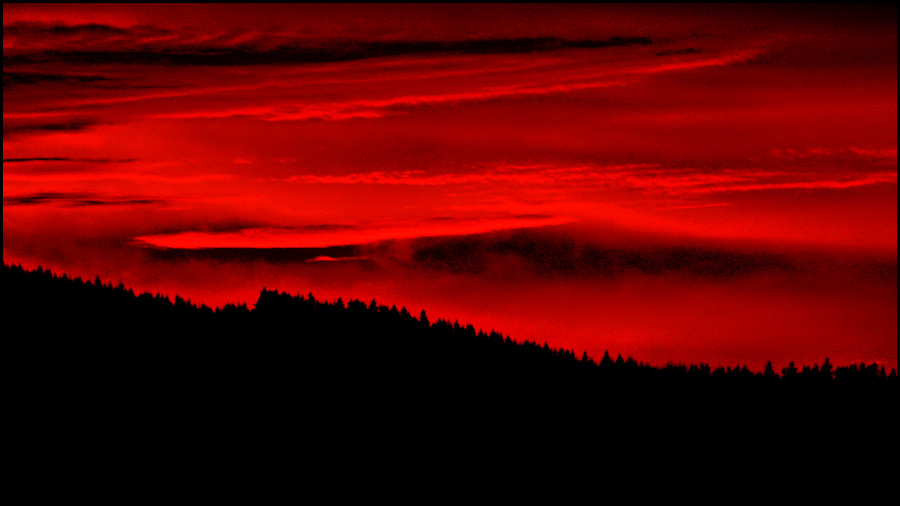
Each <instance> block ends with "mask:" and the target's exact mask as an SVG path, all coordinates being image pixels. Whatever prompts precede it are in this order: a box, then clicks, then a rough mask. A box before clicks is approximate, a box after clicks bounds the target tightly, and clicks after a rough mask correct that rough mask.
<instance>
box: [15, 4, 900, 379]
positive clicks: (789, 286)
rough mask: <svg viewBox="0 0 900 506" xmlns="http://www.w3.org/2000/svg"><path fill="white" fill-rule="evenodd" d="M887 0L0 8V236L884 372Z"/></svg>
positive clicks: (540, 335) (139, 282)
mask: <svg viewBox="0 0 900 506" xmlns="http://www.w3.org/2000/svg"><path fill="white" fill-rule="evenodd" d="M896 20H897V16H896V7H894V6H862V7H855V6H822V5H820V6H804V5H796V6H778V5H770V6H750V5H748V6H744V5H702V6H684V5H671V6H668V5H666V6H660V5H653V6H651V5H563V6H557V5H510V6H507V5H488V6H479V5H437V6H432V5H412V6H405V5H352V6H346V5H344V6H340V5H338V6H330V5H293V6H282V5H265V6H254V5H221V6H207V5H101V4H97V5H70V4H65V5H52V4H42V5H9V4H4V7H3V159H4V160H3V258H4V262H5V263H7V264H13V263H14V264H21V265H23V266H25V267H27V268H33V267H37V266H42V267H44V268H49V269H53V270H54V271H55V272H59V273H65V274H68V275H69V276H81V277H84V278H86V279H93V278H94V277H95V276H98V275H99V276H100V277H102V278H103V279H105V280H109V281H112V282H114V283H118V282H120V281H121V282H123V283H124V284H125V285H126V286H129V287H133V288H134V289H135V290H136V291H141V290H149V291H152V292H161V293H166V294H169V295H172V296H174V295H175V294H179V295H181V296H183V297H185V298H189V299H191V300H192V301H193V302H197V303H205V304H207V305H210V306H217V305H222V304H225V303H227V302H248V303H250V304H252V303H253V302H254V301H255V300H256V297H257V295H258V294H259V290H260V289H261V288H262V287H268V288H276V289H279V290H283V291H287V292H290V293H303V294H305V293H309V292H313V293H315V294H316V296H317V297H320V298H325V299H335V298H337V297H343V298H344V299H345V300H346V299H348V298H359V299H361V300H364V301H368V300H371V299H373V298H374V299H377V300H378V301H379V302H381V303H385V304H388V305H390V304H396V305H397V306H398V307H401V306H405V307H407V308H409V311H410V312H411V313H413V314H415V315H417V314H419V311H421V310H422V309H425V310H427V311H428V314H429V315H430V316H432V318H437V317H442V318H449V319H450V320H457V319H458V320H459V321H460V322H463V323H472V324H473V325H474V326H475V327H476V328H483V329H484V330H486V331H488V330H490V329H492V328H493V329H496V330H499V331H502V332H504V333H505V334H508V335H510V336H511V337H512V338H513V339H521V340H524V339H528V340H533V341H538V342H541V343H542V342H544V341H547V342H549V343H550V344H551V345H552V346H557V347H565V348H567V349H573V350H574V351H575V352H576V353H577V354H578V355H579V356H580V354H581V352H582V351H587V352H588V353H589V354H590V355H591V356H593V357H600V356H602V354H603V352H604V351H605V350H609V351H610V352H611V353H613V354H617V353H621V354H623V355H625V356H629V355H631V356H633V357H634V358H635V359H637V360H640V361H644V362H649V363H652V364H665V363H666V362H667V361H674V362H701V361H702V362H708V363H711V364H713V365H734V364H746V365H748V366H750V367H751V368H755V369H757V370H760V369H761V368H762V366H763V365H764V364H765V363H766V361H767V360H772V361H773V363H774V364H775V366H776V367H777V368H780V367H784V366H785V365H787V362H789V361H795V362H797V363H809V364H812V363H816V362H818V363H821V362H822V361H823V360H824V359H825V358H826V357H828V358H830V360H831V361H832V362H834V363H850V362H854V363H858V362H861V361H862V362H866V363H872V362H877V363H879V364H884V365H886V366H887V367H889V368H891V367H897V310H896V307H897V21H896Z"/></svg>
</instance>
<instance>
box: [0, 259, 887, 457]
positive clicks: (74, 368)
mask: <svg viewBox="0 0 900 506" xmlns="http://www.w3.org/2000/svg"><path fill="white" fill-rule="evenodd" d="M3 290H4V300H5V309H4V319H5V320H6V322H7V328H8V329H11V331H10V332H8V333H7V336H8V337H7V339H8V340H10V342H11V343H12V347H11V348H12V349H13V350H15V352H14V354H13V355H11V356H12V357H13V360H14V366H13V369H14V370H15V371H16V374H15V376H14V377H15V378H16V384H17V385H19V386H20V387H21V388H16V389H14V392H15V394H16V395H21V396H22V400H23V402H24V403H25V405H26V406H30V407H31V410H30V411H29V410H26V411H25V412H26V413H31V414H32V415H33V416H35V417H36V419H35V420H34V421H35V423H37V424H38V425H41V424H50V426H53V427H56V428H57V429H58V426H57V425H54V424H57V423H59V421H60V420H67V422H66V423H71V424H74V425H73V426H74V427H81V429H82V430H86V429H85V427H86V426H85V425H79V423H82V422H84V423H91V424H93V423H95V422H96V421H97V420H100V419H102V420H118V422H115V423H113V424H112V427H114V428H116V429H115V430H118V428H119V427H121V426H126V427H132V428H134V427H141V428H145V427H148V426H161V427H172V425H171V424H173V423H175V424H176V425H175V426H177V427H183V426H185V425H188V426H192V425H191V424H197V425H196V428H197V430H201V429H200V428H201V427H207V428H209V427H219V426H220V425H221V424H222V423H224V422H223V421H227V423H228V424H235V425H233V426H232V425H229V426H232V427H234V426H236V425H240V424H250V426H254V427H257V428H258V427H259V426H261V425H262V426H271V427H272V428H276V427H281V428H284V425H282V424H290V425H291V426H297V427H299V426H303V427H305V429H304V430H313V429H311V428H315V430H318V431H324V432H323V433H329V434H330V433H332V431H335V430H350V428H354V429H353V430H362V429H361V427H362V426H365V427H366V429H365V430H367V431H368V430H372V427H382V428H384V427H388V426H390V429H389V430H392V431H398V430H400V431H413V432H415V433H421V432H422V431H424V432H425V433H432V435H434V434H435V433H434V432H433V431H438V432H437V433H441V431H446V430H448V427H452V429H450V430H475V431H476V432H477V433H478V434H481V436H482V437H486V435H487V434H491V433H493V432H492V431H496V430H498V429H499V428H500V425H495V426H490V425H488V426H486V425H484V424H498V423H499V424H501V425H502V426H503V427H506V428H511V427H516V428H517V429H524V430H528V431H532V430H544V429H548V428H551V427H555V428H556V430H564V431H570V432H571V434H573V435H574V434H582V435H584V434H595V435H596V434H601V433H602V434H609V435H615V437H613V436H610V437H612V443H610V440H609V439H607V442H606V443H604V444H613V443H614V444H620V445H631V444H635V442H636V441H641V442H642V443H641V444H647V445H651V444H652V445H656V444H672V443H673V442H675V443H677V444H691V445H696V444H700V445H706V446H705V447H706V448H707V450H709V451H717V450H716V449H715V447H716V445H717V444H718V443H716V441H719V439H717V438H722V437H726V438H727V439H729V440H731V439H733V438H735V437H737V435H738V434H740V438H741V445H753V444H763V443H764V444H767V445H768V444H774V442H775V441H781V442H785V441H791V443H790V444H792V445H798V444H799V445H804V444H805V445H808V446H809V447H817V446H818V445H821V444H824V443H823V441H825V440H834V439H835V437H837V436H836V435H842V436H841V437H849V436H847V435H848V434H853V437H854V438H855V439H854V441H857V442H858V443H859V444H863V443H866V444H877V445H883V444H885V443H886V442H887V441H895V436H893V435H891V434H893V432H892V431H889V430H888V427H889V426H892V424H891V422H890V420H892V419H894V418H895V416H894V410H893V406H894V403H895V402H896V398H897V397H896V385H897V381H896V371H890V372H886V371H884V370H883V369H882V368H879V367H877V366H875V365H864V364H859V365H849V366H839V367H834V366H833V365H832V364H830V363H829V362H828V361H827V360H826V361H825V362H824V364H823V365H821V366H820V365H815V366H812V367H808V366H804V367H800V368H798V369H796V370H795V369H791V368H788V369H786V370H784V371H781V374H779V372H777V371H774V370H771V369H767V370H766V371H762V372H758V371H757V372H753V371H749V370H748V369H747V368H746V367H735V368H731V367H728V368H716V369H714V368H711V367H709V366H708V365H705V364H700V365H690V366H686V365H675V364H670V365H668V366H665V367H651V366H648V365H645V364H641V363H639V362H636V361H635V360H633V359H630V358H629V359H623V358H622V357H617V358H616V359H613V358H612V357H609V356H605V357H603V358H601V359H600V360H599V361H595V360H593V359H592V358H590V357H586V356H582V357H577V356H576V355H575V354H574V353H572V352H571V351H567V350H557V349H552V348H550V347H548V346H547V345H546V344H543V345H539V344H537V343H531V342H524V343H517V342H514V341H513V340H511V339H510V338H509V337H505V336H503V335H502V334H498V333H494V332H491V333H484V332H481V331H476V330H475V329H474V328H472V327H471V326H467V325H460V324H458V323H455V322H454V323H450V322H446V321H442V320H438V321H434V322H429V321H428V319H427V316H426V315H424V314H421V315H419V316H418V317H415V316H413V315H410V314H409V313H408V312H407V311H406V309H405V308H401V309H399V310H398V309H397V308H396V307H390V308H389V307H386V306H384V305H379V304H377V303H376V302H375V301H372V302H370V303H368V304H367V303H364V302H361V301H356V300H353V301H349V302H347V303H344V302H343V301H341V300H337V301H333V302H326V301H319V300H316V299H315V297H314V296H312V295H307V296H291V295H288V294H285V293H279V292H276V291H269V290H263V291H262V292H261V294H260V297H259V300H258V301H257V302H256V304H254V305H253V307H252V308H251V307H247V306H246V305H228V306H226V307H224V308H220V309H216V310H212V309H210V308H207V307H204V306H199V307H198V306H196V305H193V304H191V303H189V302H187V301H184V300H182V299H181V298H180V297H176V298H175V300H174V301H171V300H169V299H168V298H166V297H163V296H160V295H151V294H146V293H145V294H140V295H136V294H134V293H133V292H131V291H130V290H128V289H126V288H125V287H123V286H121V285H120V286H118V287H114V286H111V285H108V284H107V285H104V284H103V283H101V282H100V280H95V281H92V282H91V281H89V282H83V281H82V280H80V279H69V278H67V277H65V276H62V277H59V276H55V275H53V274H52V273H50V272H48V271H43V270H40V269H39V270H37V271H33V272H28V271H25V270H23V269H22V268H20V267H10V266H4V268H3ZM79 420H81V421H82V422H78V421H79ZM86 421H90V422H86ZM122 424H124V425H122ZM133 424H138V425H137V426H135V425H133ZM160 424H161V425H160ZM210 424H212V425H210ZM360 424H362V425H360ZM92 427H93V425H92ZM107 429H109V427H107ZM54 430H56V429H54ZM109 430H112V429H109ZM202 430H207V429H202ZM210 430H211V429H210ZM485 431H486V432H485ZM395 434H396V432H395ZM822 438H825V439H822ZM826 447H827V445H825V446H823V448H826Z"/></svg>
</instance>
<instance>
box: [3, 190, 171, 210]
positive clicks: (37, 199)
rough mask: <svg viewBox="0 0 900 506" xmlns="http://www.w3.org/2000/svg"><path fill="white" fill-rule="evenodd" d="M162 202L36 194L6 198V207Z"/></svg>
mask: <svg viewBox="0 0 900 506" xmlns="http://www.w3.org/2000/svg"><path fill="white" fill-rule="evenodd" d="M161 202H162V201H161V200H157V199H148V198H134V197H110V196H100V195H96V194H85V193H34V194H30V195H15V196H9V197H7V196H4V197H3V205H4V206H30V205H44V204H58V205H63V206H76V207H77V206H108V205H118V206H133V205H149V204H159V203H161Z"/></svg>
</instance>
